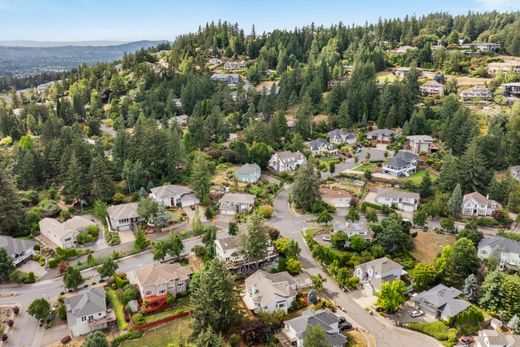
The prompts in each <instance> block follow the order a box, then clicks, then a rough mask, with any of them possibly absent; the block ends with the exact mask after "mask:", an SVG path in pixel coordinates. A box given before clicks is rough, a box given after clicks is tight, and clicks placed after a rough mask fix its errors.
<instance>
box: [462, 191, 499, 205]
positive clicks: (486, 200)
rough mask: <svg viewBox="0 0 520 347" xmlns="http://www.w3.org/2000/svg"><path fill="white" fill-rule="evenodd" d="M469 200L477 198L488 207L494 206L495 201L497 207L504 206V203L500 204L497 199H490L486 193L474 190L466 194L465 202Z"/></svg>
mask: <svg viewBox="0 0 520 347" xmlns="http://www.w3.org/2000/svg"><path fill="white" fill-rule="evenodd" d="M468 200H475V201H476V202H477V203H479V204H481V205H485V206H486V207H492V204H493V203H495V206H496V208H502V205H501V204H499V203H498V202H497V201H495V200H492V199H489V198H487V197H485V196H484V195H482V194H480V193H479V192H473V193H469V194H466V195H464V203H466V201H468Z"/></svg>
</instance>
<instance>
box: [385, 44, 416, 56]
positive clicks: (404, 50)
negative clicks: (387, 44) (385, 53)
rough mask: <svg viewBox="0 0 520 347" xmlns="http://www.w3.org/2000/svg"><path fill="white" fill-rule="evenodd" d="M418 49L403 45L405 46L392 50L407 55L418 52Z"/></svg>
mask: <svg viewBox="0 0 520 347" xmlns="http://www.w3.org/2000/svg"><path fill="white" fill-rule="evenodd" d="M417 49H418V48H417V47H413V46H407V45H403V46H399V47H397V48H396V49H393V50H391V52H392V53H398V54H401V53H407V52H409V51H416V50H417Z"/></svg>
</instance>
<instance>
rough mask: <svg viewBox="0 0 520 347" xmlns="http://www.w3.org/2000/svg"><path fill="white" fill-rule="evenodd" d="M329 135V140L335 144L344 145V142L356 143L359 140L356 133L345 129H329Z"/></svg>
mask: <svg viewBox="0 0 520 347" xmlns="http://www.w3.org/2000/svg"><path fill="white" fill-rule="evenodd" d="M327 136H328V138H329V142H330V143H332V144H334V145H342V144H344V143H348V144H354V143H356V140H357V138H356V135H354V134H352V133H349V132H348V131H346V130H343V129H334V130H332V131H329V133H328V134H327Z"/></svg>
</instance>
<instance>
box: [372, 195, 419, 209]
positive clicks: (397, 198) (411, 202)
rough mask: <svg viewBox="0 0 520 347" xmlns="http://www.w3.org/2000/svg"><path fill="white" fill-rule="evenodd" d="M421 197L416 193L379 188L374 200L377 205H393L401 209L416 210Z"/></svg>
mask: <svg viewBox="0 0 520 347" xmlns="http://www.w3.org/2000/svg"><path fill="white" fill-rule="evenodd" d="M420 200H421V197H420V195H419V194H417V193H413V192H406V191H403V190H396V189H379V190H378V191H377V198H376V201H377V203H378V204H379V205H386V206H393V207H395V208H397V209H398V210H401V211H407V212H413V211H417V208H418V206H419V201H420Z"/></svg>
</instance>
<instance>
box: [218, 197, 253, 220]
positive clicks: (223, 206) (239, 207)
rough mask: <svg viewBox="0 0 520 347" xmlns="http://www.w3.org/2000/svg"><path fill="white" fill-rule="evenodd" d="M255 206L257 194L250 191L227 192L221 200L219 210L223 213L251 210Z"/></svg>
mask: <svg viewBox="0 0 520 347" xmlns="http://www.w3.org/2000/svg"><path fill="white" fill-rule="evenodd" d="M254 206H255V196H254V195H252V194H248V193H226V194H224V195H223V196H222V197H221V198H220V201H219V211H220V213H222V214H226V215H234V214H235V213H247V212H250V211H251V210H252V209H253V207H254Z"/></svg>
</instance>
